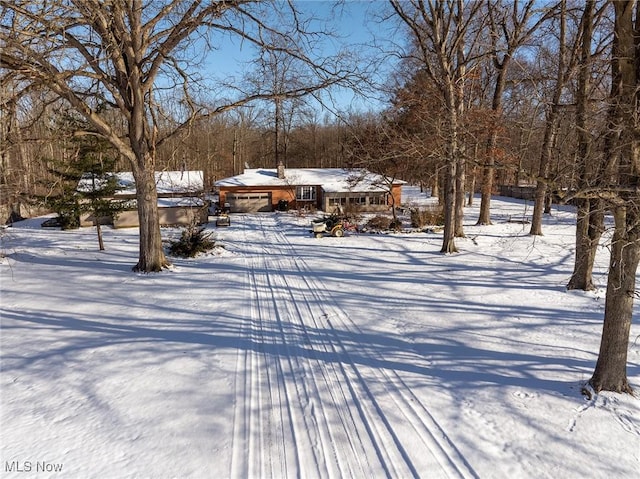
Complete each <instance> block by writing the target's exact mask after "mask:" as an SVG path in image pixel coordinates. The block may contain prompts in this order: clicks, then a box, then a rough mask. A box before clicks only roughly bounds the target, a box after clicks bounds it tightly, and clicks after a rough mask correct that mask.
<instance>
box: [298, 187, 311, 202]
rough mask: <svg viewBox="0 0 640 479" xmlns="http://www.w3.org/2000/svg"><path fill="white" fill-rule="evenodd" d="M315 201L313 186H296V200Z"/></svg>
mask: <svg viewBox="0 0 640 479" xmlns="http://www.w3.org/2000/svg"><path fill="white" fill-rule="evenodd" d="M315 199H316V187H315V186H298V188H297V189H296V200H298V201H314V200H315Z"/></svg>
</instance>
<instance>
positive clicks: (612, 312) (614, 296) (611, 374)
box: [589, 206, 640, 394]
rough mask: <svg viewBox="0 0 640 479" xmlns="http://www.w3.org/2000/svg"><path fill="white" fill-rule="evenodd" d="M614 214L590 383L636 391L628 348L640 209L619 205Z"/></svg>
mask: <svg viewBox="0 0 640 479" xmlns="http://www.w3.org/2000/svg"><path fill="white" fill-rule="evenodd" d="M614 217H615V223H616V230H615V233H614V238H613V244H612V248H611V261H610V264H609V280H608V282H607V297H606V303H605V312H604V326H603V329H602V340H601V342H600V353H599V354H598V361H597V363H596V369H595V371H594V373H593V377H592V378H591V380H590V381H589V383H590V385H591V386H592V387H593V389H594V391H595V392H599V391H602V390H605V391H615V392H619V393H623V392H624V393H630V394H631V393H633V391H632V389H631V386H630V385H629V381H628V380H627V350H628V349H629V333H630V330H631V318H632V315H633V298H634V295H635V285H636V270H637V268H638V260H639V259H640V228H639V227H638V224H639V223H638V222H639V221H640V211H639V210H638V207H637V206H632V207H631V208H629V209H626V208H624V207H619V208H616V210H615V211H614ZM630 225H631V228H629V226H630Z"/></svg>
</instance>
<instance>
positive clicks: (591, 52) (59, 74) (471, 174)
mask: <svg viewBox="0 0 640 479" xmlns="http://www.w3.org/2000/svg"><path fill="white" fill-rule="evenodd" d="M305 4H306V2H289V3H288V2H278V1H273V2H271V1H269V2H253V1H242V0H239V1H225V2H198V1H185V0H173V1H172V2H143V1H141V0H127V1H107V2H103V1H98V0H54V1H48V2H35V1H23V0H11V1H5V0H0V115H1V125H0V172H1V178H0V199H1V201H0V203H1V204H0V206H1V210H0V211H1V212H2V221H3V223H4V222H11V221H15V220H18V219H21V218H24V217H28V216H35V215H39V214H42V213H44V212H47V211H50V208H51V204H50V203H51V201H52V199H54V198H56V197H57V196H58V195H59V194H60V193H61V191H62V189H63V186H64V183H65V181H66V180H67V179H68V175H65V172H66V173H70V172H71V171H73V170H74V168H75V169H77V166H78V164H79V162H80V161H81V160H83V152H86V151H87V150H88V149H89V150H91V151H93V154H95V152H96V149H99V151H100V155H99V156H100V158H103V159H104V161H106V159H107V158H108V159H109V160H111V161H112V163H110V164H109V165H110V168H114V169H116V170H119V171H132V172H133V174H134V176H135V178H136V184H137V185H138V205H139V215H140V225H141V226H140V258H139V263H138V264H137V265H136V267H135V269H137V270H138V271H142V272H154V271H160V270H161V269H162V268H164V267H165V266H167V265H168V260H167V258H166V257H165V256H164V253H163V251H162V246H161V241H160V229H159V226H158V220H157V211H154V209H157V208H156V206H155V205H156V199H155V198H156V194H155V190H154V188H155V186H154V184H153V181H152V178H153V176H152V174H153V172H154V171H158V170H185V169H186V170H203V171H204V175H205V187H206V188H208V189H210V190H212V189H213V184H214V182H215V181H216V180H219V179H222V178H225V177H228V176H232V175H235V174H238V173H241V172H242V171H243V169H244V168H246V167H251V168H259V167H268V168H275V166H276V165H277V164H279V163H283V164H284V165H285V166H286V167H296V168H305V167H322V168H362V167H364V168H367V169H369V170H371V171H375V172H378V173H381V174H383V175H386V176H389V177H393V178H398V179H402V180H405V181H407V182H410V183H412V184H419V185H421V186H422V187H423V188H425V189H427V188H428V189H430V190H431V192H432V195H433V196H437V197H438V198H439V199H440V204H441V205H442V206H443V208H444V233H443V245H442V253H455V252H457V251H458V248H457V245H456V242H455V240H456V238H459V237H463V236H464V235H465V232H464V225H463V223H462V218H463V210H464V208H465V206H466V205H467V204H469V202H472V201H481V209H480V217H479V218H478V224H479V225H490V224H491V222H492V218H491V197H492V195H496V194H501V193H502V194H504V193H505V192H507V191H514V190H515V189H518V191H524V192H526V194H528V195H530V199H531V200H532V201H533V202H534V204H535V209H534V213H533V217H532V222H531V230H530V234H531V235H542V234H544V231H543V230H542V223H541V219H542V217H543V215H545V214H549V213H550V212H551V205H552V204H553V203H563V204H571V205H574V206H575V207H576V209H577V234H576V259H575V262H576V265H575V271H574V273H573V276H572V278H571V281H570V283H569V284H568V287H569V288H571V289H585V290H588V289H590V288H593V281H592V278H591V268H592V266H593V263H592V262H593V256H594V251H595V247H596V246H597V244H598V242H599V240H600V236H601V234H602V232H603V229H604V218H605V215H612V217H613V219H614V223H615V235H614V240H613V243H612V245H611V251H612V259H611V267H610V274H609V284H608V294H607V309H606V313H605V329H604V333H603V341H602V346H601V351H600V360H599V361H598V366H597V368H596V372H595V374H594V376H593V378H592V379H591V381H590V382H589V384H588V386H587V387H586V389H585V393H587V394H592V393H593V392H594V391H595V392H597V391H599V390H601V389H606V390H614V391H619V392H631V387H630V386H629V384H628V382H627V379H626V373H625V364H626V360H627V358H626V354H627V353H626V351H627V345H628V340H629V327H630V325H631V315H632V309H633V299H634V296H635V295H636V294H637V292H636V289H635V276H636V274H635V273H636V268H637V264H638V259H639V258H640V202H638V200H639V199H640V198H639V197H638V189H637V188H638V184H639V182H640V157H639V155H640V134H639V126H640V125H639V123H638V122H639V118H638V100H639V98H638V97H639V94H638V91H639V88H638V87H639V86H640V79H639V76H638V75H640V73H639V72H640V54H639V51H640V49H639V48H638V44H639V43H640V41H639V38H640V4H639V3H638V2H637V1H635V0H624V1H615V2H612V1H605V0H554V1H546V2H540V1H534V0H520V1H517V0H510V1H507V0H478V1H475V2H467V1H464V0H442V1H436V0H425V1H418V0H409V1H394V0H390V1H388V2H371V3H370V4H369V5H368V7H367V11H366V14H365V15H363V16H362V18H358V19H357V20H355V19H354V20H353V22H354V23H356V22H357V23H358V24H362V25H364V26H363V28H366V29H367V30H368V31H369V32H372V33H371V37H370V38H369V39H367V40H366V42H359V43H357V44H356V43H350V42H349V41H348V37H346V36H345V35H341V34H340V32H338V31H337V29H336V28H335V25H337V23H336V22H338V21H344V16H348V15H350V12H349V7H350V5H349V4H350V2H335V3H330V2H324V3H323V5H325V6H326V9H323V10H322V11H313V12H311V11H308V10H307V8H305ZM230 40H232V41H234V42H236V43H235V44H236V45H240V44H241V45H242V46H243V51H244V52H245V53H246V52H250V58H249V59H247V60H242V65H241V66H242V72H241V73H236V74H234V76H233V77H232V76H227V77H223V76H220V75H216V74H215V73H216V70H217V69H218V66H217V65H211V64H210V62H209V61H208V60H207V59H208V55H209V54H210V53H212V52H215V51H217V50H218V49H220V48H221V46H222V45H223V44H225V43H226V42H229V41H230ZM234 61H236V60H235V59H233V58H229V59H226V63H229V62H234ZM237 61H238V62H241V60H237ZM202 65H208V68H203V66H202ZM209 70H210V71H209ZM381 72H384V75H381V74H380V73H381ZM345 91H346V92H349V95H351V97H352V98H355V99H357V101H355V102H353V103H340V102H338V101H337V98H338V97H339V95H341V94H344V92H345ZM90 142H94V143H92V144H90ZM91 145H92V146H91ZM96 145H98V146H96ZM143 185H144V186H143ZM474 195H477V196H475V199H474Z"/></svg>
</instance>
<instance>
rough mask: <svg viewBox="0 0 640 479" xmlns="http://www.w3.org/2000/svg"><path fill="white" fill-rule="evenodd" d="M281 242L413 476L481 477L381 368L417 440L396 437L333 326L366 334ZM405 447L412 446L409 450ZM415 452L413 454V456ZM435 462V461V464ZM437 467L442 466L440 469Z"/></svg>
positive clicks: (391, 395) (418, 404) (388, 391)
mask: <svg viewBox="0 0 640 479" xmlns="http://www.w3.org/2000/svg"><path fill="white" fill-rule="evenodd" d="M278 240H279V244H282V245H285V246H286V250H287V252H288V257H289V258H295V260H292V261H291V263H292V264H293V265H294V266H295V268H296V269H297V270H298V271H299V272H300V275H299V276H300V277H301V278H303V279H304V282H305V284H306V286H307V290H308V291H309V293H310V295H311V296H312V297H313V298H314V299H315V300H316V302H317V303H318V304H322V305H325V306H324V313H323V314H322V318H324V320H325V321H326V326H327V328H328V329H329V330H330V331H331V332H332V334H333V340H334V342H335V344H336V345H338V346H339V348H340V350H341V355H342V356H343V357H345V358H347V362H348V364H349V367H350V370H351V371H350V374H351V376H352V377H353V381H352V383H353V384H355V385H359V386H360V388H361V391H360V392H359V395H360V396H361V397H368V400H369V403H370V404H371V405H372V406H373V408H374V409H375V411H374V413H373V414H372V419H374V420H375V418H376V415H377V417H378V418H379V419H380V420H381V422H382V424H384V426H385V427H386V428H388V433H389V435H390V436H391V437H392V438H393V443H394V444H395V446H396V447H397V448H398V450H399V451H400V454H401V455H402V457H403V459H404V460H405V461H406V462H407V466H408V467H409V468H410V469H411V471H412V473H413V475H414V476H416V477H420V476H422V475H423V474H426V473H427V471H428V475H429V477H463V478H475V477H478V475H477V474H476V473H475V472H474V471H473V468H472V467H471V465H470V464H469V463H468V462H467V461H466V459H465V458H464V457H463V456H462V455H461V454H460V452H459V451H458V450H457V448H456V447H455V445H454V444H453V442H452V441H451V440H450V439H449V437H448V436H447V434H446V432H445V431H444V430H443V429H442V428H441V427H440V426H439V425H438V423H437V421H436V420H435V418H434V417H433V415H432V414H431V413H430V412H429V410H428V408H427V407H426V406H425V405H424V404H423V403H422V402H421V401H420V400H419V399H418V397H417V396H416V395H415V394H414V393H413V392H412V391H411V388H410V387H409V386H408V385H407V384H406V383H405V381H404V380H403V379H402V377H401V376H400V375H399V374H398V372H397V371H395V370H393V369H388V368H378V369H377V370H376V373H377V375H378V377H379V379H380V381H379V383H380V384H382V385H383V386H384V389H385V392H386V395H387V397H388V398H390V399H391V401H392V402H393V404H394V406H395V412H396V413H397V412H400V413H401V414H402V415H403V416H404V418H405V419H406V424H409V425H410V426H411V429H412V432H413V436H414V437H411V438H405V437H403V438H402V439H400V438H399V437H397V436H396V434H395V433H394V431H393V426H392V425H391V424H390V423H389V422H388V420H387V419H386V416H385V414H384V411H383V408H382V407H381V406H380V405H379V404H378V402H377V401H376V399H375V395H374V394H373V393H372V391H371V390H370V389H369V387H368V386H367V380H366V379H365V378H363V376H362V375H361V373H360V371H359V369H358V366H357V365H356V363H355V362H354V361H353V360H352V359H351V357H350V355H349V351H348V349H347V347H346V346H345V345H344V343H343V341H342V339H341V338H340V335H339V334H338V331H337V330H336V328H335V327H334V324H333V323H335V324H338V325H339V327H340V328H341V329H343V330H344V331H347V332H350V333H355V334H362V331H361V330H360V329H359V328H358V326H357V325H356V324H355V323H353V322H352V321H351V320H349V319H348V316H347V315H346V314H345V313H344V311H343V310H342V309H341V308H340V307H339V305H338V304H337V303H336V301H335V300H334V299H333V297H332V296H331V295H330V294H328V293H327V291H328V288H327V287H326V286H325V285H324V284H322V283H321V281H319V280H318V279H317V277H315V276H314V275H313V272H312V270H311V268H310V267H309V266H308V265H307V264H306V263H305V261H304V260H303V259H302V258H300V257H296V256H295V255H296V251H295V248H294V247H293V245H291V243H290V242H289V241H288V239H287V238H286V235H284V234H283V233H279V234H278ZM283 256H285V255H283ZM285 257H286V256H285ZM359 354H361V355H362V356H365V357H368V358H369V359H372V360H373V361H372V362H375V363H378V364H384V361H385V358H383V357H382V355H381V354H380V353H378V354H374V353H373V352H370V351H364V350H363V351H359ZM347 374H348V373H347ZM383 436H384V433H382V434H380V437H383ZM404 444H406V445H408V446H409V447H408V448H405V447H404ZM416 444H422V445H423V446H424V449H420V448H416V447H415V445H416ZM425 450H426V451H429V452H430V455H431V458H432V460H426V459H425V456H424V454H423V452H424V451H425ZM411 452H413V454H412V453H411ZM427 459H428V458H427ZM433 461H435V463H434V462H433ZM435 466H439V468H438V467H435ZM438 469H440V470H441V471H442V476H439V475H438V474H437V473H436V472H435V470H438Z"/></svg>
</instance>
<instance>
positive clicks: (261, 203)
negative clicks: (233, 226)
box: [226, 193, 272, 213]
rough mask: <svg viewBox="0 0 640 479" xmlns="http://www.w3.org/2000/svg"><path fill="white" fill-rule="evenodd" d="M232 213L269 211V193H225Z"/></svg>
mask: <svg viewBox="0 0 640 479" xmlns="http://www.w3.org/2000/svg"><path fill="white" fill-rule="evenodd" d="M226 200H227V203H229V206H230V207H231V212H232V213H257V212H260V211H271V210H272V208H271V193H227V197H226Z"/></svg>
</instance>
